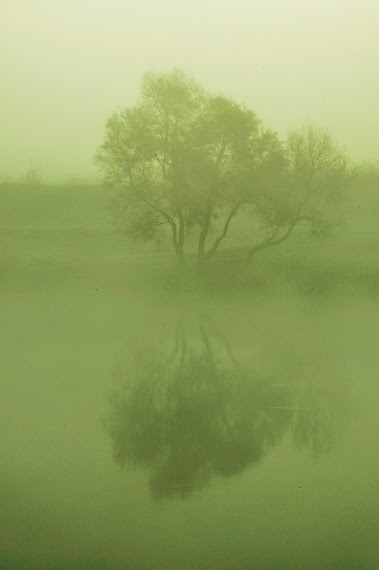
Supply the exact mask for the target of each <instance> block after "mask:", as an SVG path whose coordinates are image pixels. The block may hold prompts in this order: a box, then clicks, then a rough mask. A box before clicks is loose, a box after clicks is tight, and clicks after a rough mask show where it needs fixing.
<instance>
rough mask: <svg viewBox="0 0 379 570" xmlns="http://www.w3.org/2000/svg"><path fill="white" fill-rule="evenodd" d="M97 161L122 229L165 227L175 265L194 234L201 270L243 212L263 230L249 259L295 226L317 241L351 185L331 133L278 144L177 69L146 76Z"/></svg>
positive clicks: (141, 232) (147, 231)
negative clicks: (137, 98) (315, 235)
mask: <svg viewBox="0 0 379 570" xmlns="http://www.w3.org/2000/svg"><path fill="white" fill-rule="evenodd" d="M95 161H96V163H97V164H98V166H99V167H100V169H101V170H102V171H103V174H104V184H105V185H106V186H107V187H109V188H111V189H112V190H113V191H114V194H115V197H116V198H115V200H114V202H113V206H114V207H113V213H114V216H115V218H116V219H117V222H118V224H119V226H120V227H121V228H122V229H123V231H125V233H126V234H127V235H129V236H130V237H133V238H134V239H154V238H155V236H156V235H157V231H158V230H159V231H161V230H162V227H165V228H166V229H167V230H169V231H170V233H171V236H172V242H173V245H174V248H175V251H176V254H177V255H178V258H179V259H180V260H181V261H183V262H184V243H185V238H186V236H187V235H188V234H189V233H190V232H197V233H198V236H199V237H198V240H199V241H198V256H199V262H201V261H203V260H205V259H209V258H211V257H213V255H214V254H215V253H216V252H217V250H218V248H219V246H220V244H221V243H222V240H223V239H224V238H225V236H226V234H227V233H228V231H229V229H230V226H231V222H232V220H233V218H235V217H236V216H237V215H238V214H239V213H240V212H241V211H242V210H243V209H245V210H246V209H247V210H250V212H251V214H252V215H253V217H254V218H255V219H257V220H258V221H259V222H260V224H261V227H262V228H263V232H264V241H263V242H262V243H260V244H258V245H257V246H255V247H253V248H252V252H254V251H255V250H257V249H263V248H264V247H267V246H271V245H276V244H278V243H281V242H282V241H284V240H285V239H287V238H288V237H289V236H290V235H291V233H292V230H293V229H294V227H295V226H297V225H300V224H301V225H308V226H310V227H311V228H312V230H313V231H314V232H315V233H321V232H324V233H325V228H326V227H327V226H331V225H332V224H331V219H328V218H327V216H325V213H326V212H328V211H329V210H331V209H332V208H336V207H338V206H339V204H340V202H341V198H342V197H343V193H344V189H345V187H346V185H347V183H348V181H349V169H348V163H347V158H346V157H345V155H344V153H343V152H342V151H340V150H339V149H338V147H337V145H336V144H335V143H334V141H333V139H332V138H331V136H330V135H329V133H327V132H325V131H319V130H317V129H314V128H312V127H309V128H308V129H305V130H303V131H300V132H292V133H290V135H289V137H288V140H287V143H286V144H284V143H283V142H281V141H280V140H279V138H278V136H277V134H276V133H274V132H272V131H269V130H266V129H264V128H263V127H262V125H261V122H260V120H259V119H258V118H257V116H256V114H255V113H254V112H253V111H250V110H249V109H246V108H245V107H244V106H243V105H240V104H238V103H236V102H235V101H233V100H231V99H228V98H226V97H223V96H213V95H210V94H207V93H205V92H204V90H203V89H202V88H201V87H200V86H199V85H198V84H197V83H196V82H195V81H193V80H192V79H190V78H188V77H187V76H186V75H185V74H184V73H183V72H181V71H179V70H174V71H173V72H171V73H169V74H160V75H154V74H151V73H150V74H146V75H145V77H144V79H143V82H142V89H141V98H140V101H139V103H138V104H137V105H136V106H135V107H133V108H126V109H124V110H122V111H121V112H119V113H114V114H113V115H112V116H111V117H110V118H109V119H108V121H107V124H106V135H105V140H104V143H103V144H102V145H101V146H100V148H99V150H98V152H97V154H96V156H95ZM216 228H218V230H217V231H218V232H219V234H218V235H216V237H213V238H212V240H213V241H211V242H209V240H210V235H211V231H212V229H214V230H215V229H216Z"/></svg>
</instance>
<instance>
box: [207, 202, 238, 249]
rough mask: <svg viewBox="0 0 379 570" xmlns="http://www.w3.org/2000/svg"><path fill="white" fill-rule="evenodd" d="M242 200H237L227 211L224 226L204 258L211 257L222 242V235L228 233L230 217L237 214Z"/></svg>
mask: <svg viewBox="0 0 379 570" xmlns="http://www.w3.org/2000/svg"><path fill="white" fill-rule="evenodd" d="M242 203H243V202H239V203H238V204H237V205H236V206H235V207H234V208H233V209H232V210H231V211H230V213H229V215H228V217H227V218H226V220H225V224H224V228H223V230H222V232H221V234H220V235H219V237H218V238H217V239H216V240H215V241H214V243H213V245H212V247H211V248H210V250H209V251H208V253H207V254H206V255H205V257H206V259H210V258H211V257H213V256H214V254H215V253H216V251H217V249H218V247H219V245H220V243H221V242H222V240H223V239H224V237H225V236H226V234H227V233H228V229H229V225H230V222H231V221H232V219H233V218H234V216H235V215H236V214H237V212H238V210H239V208H240V206H241V205H242Z"/></svg>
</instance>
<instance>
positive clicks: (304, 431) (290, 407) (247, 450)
mask: <svg viewBox="0 0 379 570" xmlns="http://www.w3.org/2000/svg"><path fill="white" fill-rule="evenodd" d="M210 330H212V334H211V333H210ZM115 377H116V380H117V383H118V385H119V388H118V389H117V390H115V391H114V392H113V393H112V394H111V395H110V397H109V408H108V413H107V416H106V420H105V427H106V431H107V432H108V434H109V435H110V437H111V440H112V444H113V454H114V459H115V461H116V462H117V463H118V464H119V465H121V466H124V465H125V464H134V465H143V466H145V467H147V468H148V469H149V472H150V487H151V491H152V494H153V497H155V498H164V497H172V496H181V497H187V496H189V495H190V494H191V493H192V492H193V490H194V489H198V488H201V487H203V486H204V485H205V484H206V483H207V482H208V481H209V480H210V479H211V478H212V477H214V476H216V475H219V476H230V475H234V474H237V473H241V472H242V471H243V470H244V469H246V468H247V467H248V466H250V465H253V464H255V463H258V462H259V461H260V460H261V459H262V458H263V457H264V456H265V455H266V454H267V453H268V452H269V451H270V449H272V448H273V447H275V446H276V445H278V443H279V442H280V441H281V440H282V439H283V437H284V436H285V435H286V433H292V434H293V437H294V440H295V443H296V444H297V445H298V446H300V447H302V446H310V447H311V448H312V449H313V452H314V455H315V456H317V455H320V454H321V453H322V452H323V451H327V450H328V449H329V448H330V446H331V444H332V443H333V439H334V422H333V417H332V416H333V407H332V406H329V409H327V408H326V407H325V398H324V399H323V401H322V403H320V401H319V398H318V393H317V391H316V390H315V389H314V388H309V385H308V386H307V387H306V388H305V389H299V387H298V386H297V387H296V388H294V386H293V384H291V382H289V381H283V380H286V379H285V378H283V377H282V378H280V383H279V381H278V378H272V377H265V378H262V376H261V375H258V374H257V373H255V372H254V367H253V366H251V364H250V363H249V364H248V365H243V364H241V363H239V362H238V360H237V358H236V357H235V355H234V354H233V351H232V350H231V348H230V346H229V343H228V341H227V339H226V338H225V337H224V336H223V335H222V334H220V333H219V332H217V330H216V329H215V327H214V326H213V324H212V322H211V321H210V319H206V318H202V319H200V322H199V325H198V327H197V333H196V334H195V335H192V337H191V339H189V337H188V335H187V332H186V328H185V324H184V319H181V321H180V322H179V323H178V326H177V329H176V333H175V339H174V343H173V349H172V351H171V353H167V352H165V351H162V350H157V349H152V348H151V347H146V348H145V349H143V350H141V349H140V350H138V351H135V353H134V354H133V357H132V358H129V360H128V361H127V362H124V363H122V364H121V366H119V368H118V369H117V370H116V371H115ZM287 380H288V379H287Z"/></svg>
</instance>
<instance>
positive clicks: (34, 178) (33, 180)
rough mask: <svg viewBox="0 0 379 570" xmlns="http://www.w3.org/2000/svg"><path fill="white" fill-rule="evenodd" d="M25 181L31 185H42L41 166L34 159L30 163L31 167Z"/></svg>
mask: <svg viewBox="0 0 379 570" xmlns="http://www.w3.org/2000/svg"><path fill="white" fill-rule="evenodd" d="M25 182H26V184H28V185H29V186H34V187H37V186H40V185H41V168H40V166H39V165H38V164H36V163H35V162H33V161H30V163H29V168H28V170H27V172H26V174H25Z"/></svg>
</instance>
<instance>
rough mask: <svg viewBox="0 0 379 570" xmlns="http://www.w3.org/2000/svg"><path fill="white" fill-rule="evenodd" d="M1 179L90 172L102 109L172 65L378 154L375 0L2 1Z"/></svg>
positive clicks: (276, 114) (366, 154)
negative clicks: (34, 172)
mask: <svg viewBox="0 0 379 570" xmlns="http://www.w3.org/2000/svg"><path fill="white" fill-rule="evenodd" d="M0 21H1V35H0V54H1V66H0V78H1V91H0V101H1V107H0V126H1V141H0V179H2V178H4V177H5V176H21V175H22V174H23V173H24V172H25V171H26V170H27V168H28V165H29V162H30V161H31V160H32V161H34V162H35V163H37V164H39V165H40V168H41V173H42V175H43V177H45V178H46V179H48V178H49V179H53V178H57V179H58V178H59V179H61V178H63V179H64V178H65V177H69V176H71V175H72V176H74V175H76V176H90V175H91V173H92V174H93V173H95V172H96V170H95V168H94V167H93V166H92V162H91V157H92V155H93V153H94V152H95V150H96V147H97V146H98V144H99V143H100V142H101V140H102V137H103V134H104V126H105V121H106V118H107V117H108V116H109V115H110V114H111V113H112V112H113V111H114V110H115V109H117V108H119V107H120V106H121V105H125V104H127V105H133V104H134V103H136V101H137V97H138V93H139V88H140V82H141V79H142V75H143V74H144V73H145V72H146V71H163V72H165V71H170V70H171V69H172V68H173V67H174V66H177V67H180V68H182V69H183V71H185V72H186V73H188V74H190V75H192V76H193V77H194V78H195V79H197V80H199V81H200V82H201V83H202V85H203V86H204V87H205V88H207V89H209V90H211V91H215V92H222V93H224V94H226V95H229V96H231V97H233V98H235V99H236V100H238V101H239V102H242V103H245V104H246V105H247V106H248V107H250V108H252V109H253V110H254V111H255V112H256V113H257V114H258V115H259V116H260V118H261V119H262V120H263V121H264V123H265V125H267V126H268V127H270V128H274V129H275V130H277V131H278V132H279V133H280V134H281V135H283V136H285V135H286V133H287V132H288V130H289V129H291V128H297V127H299V126H301V125H302V124H303V123H305V122H312V123H314V124H315V125H317V126H323V127H328V128H329V129H330V130H331V131H332V132H333V133H334V134H335V136H336V138H337V139H338V141H339V142H341V143H342V144H343V145H344V146H345V147H346V150H347V151H348V152H349V153H350V154H351V156H352V157H353V158H354V159H355V160H363V159H365V158H369V159H373V160H377V158H378V157H379V0H317V1H316V0H260V1H258V0H191V1H184V0H133V1H130V0H1V3H0Z"/></svg>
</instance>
